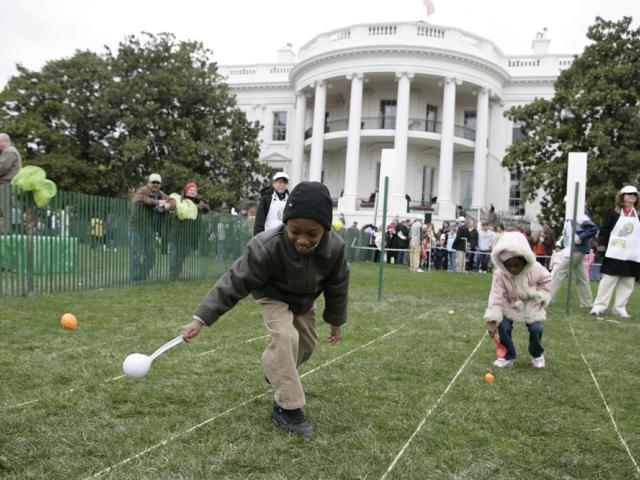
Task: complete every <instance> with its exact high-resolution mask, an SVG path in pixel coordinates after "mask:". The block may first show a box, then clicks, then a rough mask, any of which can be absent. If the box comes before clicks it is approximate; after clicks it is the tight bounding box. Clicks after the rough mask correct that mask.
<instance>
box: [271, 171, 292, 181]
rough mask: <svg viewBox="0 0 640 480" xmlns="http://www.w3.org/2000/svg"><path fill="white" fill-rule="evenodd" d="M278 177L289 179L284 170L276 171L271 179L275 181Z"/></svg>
mask: <svg viewBox="0 0 640 480" xmlns="http://www.w3.org/2000/svg"><path fill="white" fill-rule="evenodd" d="M279 178H284V179H285V180H286V181H287V182H288V181H289V175H287V174H286V173H285V172H277V173H276V174H275V175H274V176H273V181H274V182H275V181H276V180H278V179H279Z"/></svg>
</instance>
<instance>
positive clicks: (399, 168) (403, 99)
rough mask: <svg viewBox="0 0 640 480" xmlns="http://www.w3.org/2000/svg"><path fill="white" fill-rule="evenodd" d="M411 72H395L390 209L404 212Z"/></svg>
mask: <svg viewBox="0 0 640 480" xmlns="http://www.w3.org/2000/svg"><path fill="white" fill-rule="evenodd" d="M413 76H414V75H413V73H409V72H399V73H396V78H397V79H398V97H397V101H396V136H395V140H394V147H393V148H394V149H395V151H396V161H397V163H396V176H395V178H396V179H397V180H396V182H395V183H394V189H393V190H392V191H391V208H390V210H391V211H394V210H395V211H396V212H398V213H400V212H406V211H407V200H406V198H405V195H406V194H407V188H406V184H407V141H408V133H409V99H410V98H409V97H410V95H411V79H412V78H413Z"/></svg>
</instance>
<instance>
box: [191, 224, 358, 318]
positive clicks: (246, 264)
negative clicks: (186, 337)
mask: <svg viewBox="0 0 640 480" xmlns="http://www.w3.org/2000/svg"><path fill="white" fill-rule="evenodd" d="M348 288H349V267H348V265H347V260H346V253H345V244H344V241H343V240H342V238H341V237H340V236H339V235H338V234H336V233H335V232H333V231H329V232H326V233H325V234H324V236H323V237H322V240H321V241H320V244H319V245H318V247H317V248H316V250H315V252H314V253H313V254H312V255H306V256H304V255H299V254H298V252H296V250H295V248H294V247H293V245H292V244H291V242H290V241H289V240H288V238H287V231H286V225H281V226H279V227H278V228H274V229H272V230H267V231H264V232H261V233H259V234H258V235H256V236H255V237H253V238H252V239H251V240H249V243H248V244H247V246H246V248H245V251H244V254H243V255H242V256H241V257H240V258H239V259H237V260H236V261H235V262H234V263H233V265H232V266H231V268H230V269H229V270H228V271H227V272H226V273H225V274H224V275H223V276H222V277H220V279H218V281H217V282H216V283H215V285H214V286H213V288H212V289H211V290H209V293H207V295H206V296H205V298H204V299H203V300H202V302H201V303H200V305H198V307H197V308H196V310H195V312H194V315H196V316H198V317H199V318H201V319H202V320H203V321H204V322H205V323H206V324H207V325H211V324H212V323H213V322H215V321H216V320H218V318H220V316H222V315H223V314H224V313H225V312H227V311H228V310H230V309H231V308H232V307H233V306H234V305H235V304H236V303H238V301H240V300H241V299H242V298H244V297H246V296H247V295H249V293H251V294H252V295H253V296H254V297H255V298H256V299H257V298H262V297H269V298H274V299H276V300H280V301H282V302H285V303H287V304H288V305H289V307H290V309H291V311H292V312H293V313H304V312H307V311H308V310H309V309H310V308H311V307H312V306H313V302H314V301H315V300H316V298H318V296H319V295H320V294H321V293H322V292H324V298H325V308H324V315H323V318H324V320H325V321H326V322H328V323H330V324H332V325H342V324H343V323H345V322H346V320H347V293H348Z"/></svg>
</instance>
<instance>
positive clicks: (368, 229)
mask: <svg viewBox="0 0 640 480" xmlns="http://www.w3.org/2000/svg"><path fill="white" fill-rule="evenodd" d="M377 230H378V227H376V226H375V225H372V224H371V223H368V224H366V225H365V226H364V227H362V233H364V235H365V241H366V246H367V248H368V250H366V254H365V258H366V260H367V262H370V261H371V260H373V259H374V258H375V255H374V251H375V248H376V245H375V235H376V231H377Z"/></svg>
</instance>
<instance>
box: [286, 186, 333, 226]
mask: <svg viewBox="0 0 640 480" xmlns="http://www.w3.org/2000/svg"><path fill="white" fill-rule="evenodd" d="M292 218H310V219H312V220H315V221H316V222H318V223H319V224H320V225H322V226H323V227H324V228H326V229H327V230H331V220H332V218H333V201H332V200H331V195H330V194H329V189H328V188H327V187H325V186H324V185H323V184H321V183H320V182H300V183H299V184H298V185H296V187H295V188H294V189H293V191H292V192H291V194H290V195H289V198H288V200H287V205H286V206H285V207H284V214H283V215H282V221H283V222H284V223H287V221H288V220H290V219H292Z"/></svg>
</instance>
